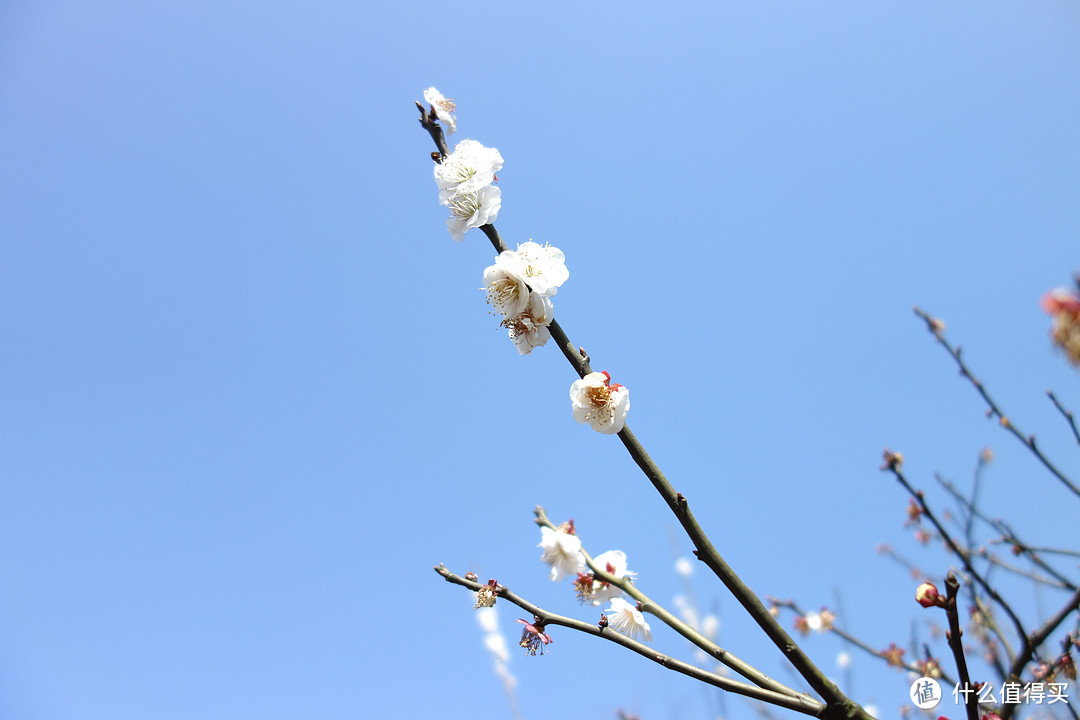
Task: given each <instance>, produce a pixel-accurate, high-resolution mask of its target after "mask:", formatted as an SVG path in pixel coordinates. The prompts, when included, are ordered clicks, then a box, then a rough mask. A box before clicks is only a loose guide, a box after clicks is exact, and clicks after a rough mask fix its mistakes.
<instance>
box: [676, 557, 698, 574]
mask: <svg viewBox="0 0 1080 720" xmlns="http://www.w3.org/2000/svg"><path fill="white" fill-rule="evenodd" d="M675 572H677V573H678V574H679V575H682V576H683V577H690V576H691V575H693V574H694V564H693V563H692V562H690V558H685V557H681V558H679V559H678V560H676V561H675Z"/></svg>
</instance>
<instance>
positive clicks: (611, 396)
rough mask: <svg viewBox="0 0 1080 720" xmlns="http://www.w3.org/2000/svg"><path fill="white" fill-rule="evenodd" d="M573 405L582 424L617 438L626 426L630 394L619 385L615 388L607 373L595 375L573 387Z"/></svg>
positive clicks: (590, 374)
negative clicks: (617, 434)
mask: <svg viewBox="0 0 1080 720" xmlns="http://www.w3.org/2000/svg"><path fill="white" fill-rule="evenodd" d="M570 403H571V405H572V407H573V411H574V419H575V420H577V421H578V422H579V423H586V422H587V423H589V425H591V426H592V429H593V430H595V431H596V432H599V433H603V434H605V435H614V434H615V433H617V432H620V431H621V430H622V429H623V427H624V426H625V425H626V414H627V413H628V412H630V391H629V390H627V389H626V388H625V387H623V386H622V385H619V384H618V383H615V384H614V385H612V384H611V375H609V374H608V373H607V372H606V371H604V372H594V373H589V374H588V375H586V376H585V377H583V378H581V379H580V380H575V381H574V384H573V385H571V386H570Z"/></svg>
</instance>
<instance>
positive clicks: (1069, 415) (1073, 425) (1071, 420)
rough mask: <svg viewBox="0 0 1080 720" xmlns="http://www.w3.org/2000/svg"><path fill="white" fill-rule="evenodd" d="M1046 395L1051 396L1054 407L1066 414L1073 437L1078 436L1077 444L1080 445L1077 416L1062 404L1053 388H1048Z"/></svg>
mask: <svg viewBox="0 0 1080 720" xmlns="http://www.w3.org/2000/svg"><path fill="white" fill-rule="evenodd" d="M1046 395H1047V397H1049V398H1050V401H1051V402H1052V403H1054V407H1056V408H1057V409H1058V412H1060V413H1061V414H1062V415H1064V416H1065V419H1066V420H1068V421H1069V427H1070V428H1072V434H1073V437H1074V438H1076V444H1077V445H1080V429H1078V428H1077V427H1076V418H1075V417H1073V414H1072V413H1071V412H1070V411H1068V410H1066V409H1065V407H1064V406H1062V404H1061V403H1060V402H1059V401H1058V399H1057V395H1055V394H1054V392H1053V391H1052V390H1047V391H1046Z"/></svg>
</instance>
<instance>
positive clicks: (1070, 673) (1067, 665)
mask: <svg viewBox="0 0 1080 720" xmlns="http://www.w3.org/2000/svg"><path fill="white" fill-rule="evenodd" d="M1058 665H1059V666H1061V672H1063V673H1065V677H1067V678H1069V679H1070V680H1075V679H1076V663H1075V662H1073V657H1072V655H1071V654H1070V653H1068V652H1065V653H1063V654H1062V656H1061V659H1060V660H1058Z"/></svg>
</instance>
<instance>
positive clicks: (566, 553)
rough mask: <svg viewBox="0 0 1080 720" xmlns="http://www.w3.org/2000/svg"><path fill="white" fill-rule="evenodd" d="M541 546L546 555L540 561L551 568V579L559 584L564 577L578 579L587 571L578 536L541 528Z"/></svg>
mask: <svg viewBox="0 0 1080 720" xmlns="http://www.w3.org/2000/svg"><path fill="white" fill-rule="evenodd" d="M540 536H541V537H540V545H539V546H538V547H540V548H543V550H544V553H543V555H541V556H540V559H541V560H543V561H544V562H545V563H547V566H548V567H550V568H551V579H552V580H554V581H555V582H559V581H560V580H562V579H563V578H564V577H567V576H570V577H576V576H577V574H578V573H579V572H581V571H582V570H584V569H585V556H584V555H582V554H581V538H579V537H578V536H577V535H571V534H570V533H566V532H562V531H559V530H552V529H551V528H547V527H542V528H540Z"/></svg>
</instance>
